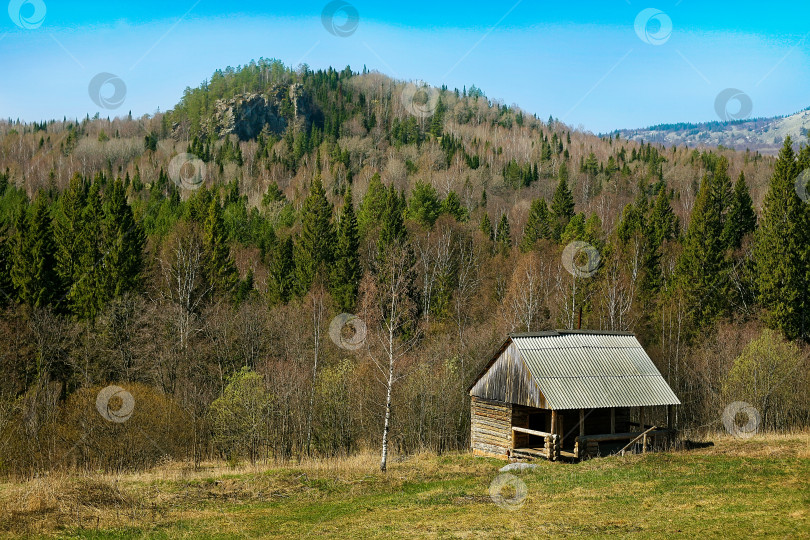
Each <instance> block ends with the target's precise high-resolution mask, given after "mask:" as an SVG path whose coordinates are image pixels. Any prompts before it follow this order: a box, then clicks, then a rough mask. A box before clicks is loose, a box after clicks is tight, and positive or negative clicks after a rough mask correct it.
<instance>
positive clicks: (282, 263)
mask: <svg viewBox="0 0 810 540" xmlns="http://www.w3.org/2000/svg"><path fill="white" fill-rule="evenodd" d="M267 270H268V276H267V299H268V301H269V303H270V305H271V306H275V305H278V304H285V303H287V302H288V301H289V300H290V298H291V296H292V294H293V292H294V289H295V263H294V261H293V241H292V238H289V237H288V238H287V239H286V240H284V241H283V242H276V244H275V246H274V247H273V255H272V259H271V261H270V264H269V265H268V268H267Z"/></svg>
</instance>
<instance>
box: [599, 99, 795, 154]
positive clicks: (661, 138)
mask: <svg viewBox="0 0 810 540" xmlns="http://www.w3.org/2000/svg"><path fill="white" fill-rule="evenodd" d="M809 131H810V108H807V109H805V110H803V111H799V112H797V113H796V114H792V115H789V116H777V117H772V118H752V119H745V120H734V121H727V122H719V121H718V122H703V123H698V124H683V123H681V124H661V125H657V126H652V127H648V128H644V129H622V130H617V131H615V132H614V133H613V135H617V134H618V135H620V136H621V137H624V138H627V139H631V140H634V141H649V142H652V143H655V144H664V145H667V146H672V145H677V146H682V145H688V146H690V147H693V148H708V149H711V148H717V147H725V148H733V149H735V150H739V151H745V150H750V151H756V152H761V153H763V154H769V155H776V154H777V153H778V152H779V149H780V148H782V144H783V143H784V142H785V138H787V137H788V136H790V137H792V138H793V140H794V141H804V140H807V137H808V132H809Z"/></svg>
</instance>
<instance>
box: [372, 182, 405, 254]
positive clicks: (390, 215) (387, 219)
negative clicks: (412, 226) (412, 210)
mask: <svg viewBox="0 0 810 540" xmlns="http://www.w3.org/2000/svg"><path fill="white" fill-rule="evenodd" d="M404 214H405V196H404V195H402V196H400V195H399V194H398V193H397V190H396V188H394V186H393V185H391V186H390V187H389V188H388V189H387V190H386V197H385V207H384V210H383V214H382V225H381V227H380V240H379V242H378V251H379V252H380V253H382V252H383V251H385V250H386V249H387V248H388V246H390V245H391V244H393V243H394V242H398V241H404V240H405V238H406V237H407V230H406V229H405V219H404Z"/></svg>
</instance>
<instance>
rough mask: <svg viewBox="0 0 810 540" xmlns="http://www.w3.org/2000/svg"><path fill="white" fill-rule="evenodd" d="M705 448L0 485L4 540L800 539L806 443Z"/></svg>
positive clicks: (806, 486)
mask: <svg viewBox="0 0 810 540" xmlns="http://www.w3.org/2000/svg"><path fill="white" fill-rule="evenodd" d="M714 442H715V446H713V447H709V448H703V449H699V450H691V451H681V452H672V453H659V454H646V455H643V456H640V455H636V456H626V457H623V458H622V457H608V458H599V459H594V460H591V461H588V462H584V463H580V464H565V463H547V462H538V467H537V468H535V469H533V470H531V471H524V472H515V473H510V474H513V477H499V475H500V474H501V473H499V472H498V468H499V467H501V466H503V465H504V463H503V462H500V461H497V460H490V459H483V458H474V457H472V456H471V455H469V454H452V455H444V456H440V457H437V456H428V455H420V456H413V457H408V458H403V459H400V460H397V461H396V462H395V463H392V464H391V465H390V467H389V472H388V473H387V474H381V473H379V472H378V471H377V470H376V466H377V459H376V456H374V455H371V454H366V455H360V456H357V457H353V458H349V459H343V460H332V461H313V462H306V463H301V464H295V465H288V466H283V467H282V466H272V465H268V466H263V467H255V468H252V467H242V468H236V469H231V468H228V467H227V466H225V465H224V464H219V465H214V464H209V465H208V466H207V467H205V468H203V469H202V470H198V471H194V470H193V469H191V468H188V467H184V466H181V465H177V464H169V465H166V466H165V467H161V468H158V469H156V470H153V471H149V472H147V473H140V474H131V475H118V476H111V475H81V476H67V475H60V476H55V475H52V476H49V477H44V478H41V479H36V480H32V481H27V482H24V483H2V484H0V535H3V536H6V537H21V536H29V537H30V536H34V537H37V536H41V537H66V538H74V537H75V538H144V537H149V538H242V537H285V538H293V537H306V536H327V537H350V538H368V537H372V538H381V537H382V538H391V539H393V538H399V537H436V536H438V537H453V538H457V537H464V538H473V537H474V538H480V537H487V538H527V537H566V536H576V537H586V538H589V537H590V538H602V537H605V536H608V535H610V536H613V537H617V538H628V537H629V538H688V537H694V536H696V535H699V536H700V537H716V538H743V537H746V538H750V537H771V536H774V537H779V538H810V433H804V434H796V435H769V436H760V437H755V438H752V439H748V440H735V439H731V438H727V437H717V438H715V439H714ZM496 478H498V482H501V481H504V480H505V479H506V480H509V482H507V484H509V485H508V486H507V488H505V489H504V490H503V491H500V492H498V493H500V495H501V498H503V499H505V500H506V502H510V501H511V500H513V499H514V504H512V505H511V506H510V505H509V504H501V505H498V504H495V502H493V498H492V497H491V496H490V485H491V484H492V483H493V481H495V480H496ZM515 478H517V479H518V480H519V482H516V481H515ZM520 482H522V483H523V485H525V498H523V499H522V500H520V497H519V496H520V494H521V489H522V487H523V486H521V485H520ZM515 488H516V489H517V492H515V491H514V489H515ZM496 495H497V493H496ZM496 499H497V500H499V501H500V499H499V498H498V497H497V496H496Z"/></svg>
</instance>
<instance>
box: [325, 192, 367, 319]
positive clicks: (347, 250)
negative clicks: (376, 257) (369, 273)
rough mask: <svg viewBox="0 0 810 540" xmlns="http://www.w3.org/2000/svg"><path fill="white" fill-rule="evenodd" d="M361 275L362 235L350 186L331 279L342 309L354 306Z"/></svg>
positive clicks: (336, 298)
mask: <svg viewBox="0 0 810 540" xmlns="http://www.w3.org/2000/svg"><path fill="white" fill-rule="evenodd" d="M361 277H362V269H361V267H360V236H359V234H358V232H357V218H356V217H355V215H354V204H353V203H352V189H351V186H349V187H348V188H347V189H346V196H345V202H344V203H343V209H342V211H341V213H340V221H339V222H338V226H337V248H336V250H335V265H334V267H333V270H332V279H331V284H332V296H333V297H334V299H335V302H336V303H337V305H338V307H339V309H340V310H341V311H343V312H350V311H351V310H352V309H353V308H354V304H355V301H356V299H357V291H358V289H359V288H360V278H361Z"/></svg>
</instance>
